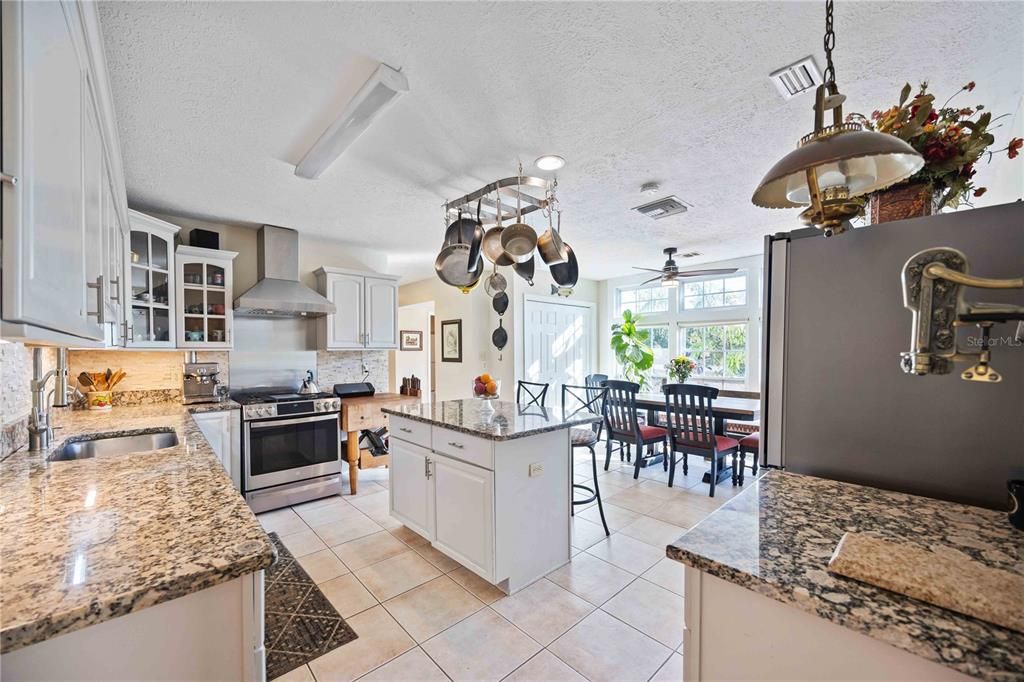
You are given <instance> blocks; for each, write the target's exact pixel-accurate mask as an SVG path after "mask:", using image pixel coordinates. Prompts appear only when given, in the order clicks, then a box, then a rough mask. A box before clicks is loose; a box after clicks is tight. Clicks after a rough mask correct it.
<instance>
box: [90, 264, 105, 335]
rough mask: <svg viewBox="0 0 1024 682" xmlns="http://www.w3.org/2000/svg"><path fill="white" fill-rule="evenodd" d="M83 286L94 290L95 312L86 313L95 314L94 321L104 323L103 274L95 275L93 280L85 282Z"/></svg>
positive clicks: (91, 315)
mask: <svg viewBox="0 0 1024 682" xmlns="http://www.w3.org/2000/svg"><path fill="white" fill-rule="evenodd" d="M85 286H87V287H89V288H90V289H95V290H96V312H94V313H88V316H89V317H93V316H95V317H96V321H97V322H99V323H100V324H103V323H105V322H106V320H105V319H104V314H103V275H100V276H99V277H97V278H96V281H95V282H86V284H85Z"/></svg>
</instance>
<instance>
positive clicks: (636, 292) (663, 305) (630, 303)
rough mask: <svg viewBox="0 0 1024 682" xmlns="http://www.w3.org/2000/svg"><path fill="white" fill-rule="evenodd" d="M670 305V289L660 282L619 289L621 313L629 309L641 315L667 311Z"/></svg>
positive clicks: (619, 308)
mask: <svg viewBox="0 0 1024 682" xmlns="http://www.w3.org/2000/svg"><path fill="white" fill-rule="evenodd" d="M670 305H671V303H670V301H669V290H668V289H666V288H665V287H663V286H661V285H660V284H655V285H654V286H640V287H631V288H628V289H626V288H624V289H620V290H619V306H618V310H619V315H622V313H624V312H625V311H627V310H631V311H633V312H634V313H637V314H640V315H650V314H652V313H667V312H668V311H669V310H670Z"/></svg>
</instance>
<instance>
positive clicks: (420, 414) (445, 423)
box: [381, 398, 601, 441]
mask: <svg viewBox="0 0 1024 682" xmlns="http://www.w3.org/2000/svg"><path fill="white" fill-rule="evenodd" d="M381 411H382V412H386V413H387V414H393V415H395V416H397V417H405V418H406V419H412V420H413V421H417V422H423V423H424V424H432V425H434V426H441V427H444V428H446V429H451V430H452V431H458V432H460V433H468V434H470V435H473V436H479V437H480V438H486V439H488V440H497V441H502V440H512V439H514V438H525V437H527V436H533V435H536V434H538V433H546V432H548V431H558V430H560V429H568V428H572V427H574V426H579V427H587V426H589V425H590V424H595V423H597V422H599V421H601V417H600V416H598V415H596V414H592V413H588V412H580V413H579V414H576V415H572V416H569V417H563V415H562V411H561V410H560V409H558V408H555V407H540V406H539V405H529V406H527V405H517V404H516V403H507V402H502V401H499V400H482V399H480V398H469V399H466V400H446V401H444V402H439V403H422V404H419V405H402V406H399V407H382V408H381Z"/></svg>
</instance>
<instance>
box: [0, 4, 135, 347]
mask: <svg viewBox="0 0 1024 682" xmlns="http://www.w3.org/2000/svg"><path fill="white" fill-rule="evenodd" d="M0 34H2V35H0V38H2V40H0V68H2V87H3V93H2V95H3V96H2V98H0V100H2V104H0V116H2V139H3V155H2V164H0V171H2V173H3V182H2V194H0V211H2V238H3V244H4V248H3V268H2V276H3V287H2V288H3V292H2V298H0V319H2V325H0V333H2V335H3V336H4V337H5V338H17V339H24V340H29V341H36V342H39V343H61V344H69V345H79V346H89V345H95V346H98V345H102V344H105V343H115V344H116V343H117V341H118V336H119V332H118V330H119V328H120V321H121V319H122V318H123V301H124V282H123V281H122V276H121V273H122V272H123V270H122V268H121V263H122V262H123V257H122V256H121V254H122V253H123V248H124V239H125V236H126V234H127V228H128V217H127V216H128V204H127V199H126V196H125V187H124V176H123V171H122V168H121V152H120V146H119V143H118V140H117V133H116V131H117V126H116V123H115V120H114V113H113V106H112V104H111V97H110V88H109V84H108V82H107V69H106V62H105V59H104V53H103V42H102V38H101V35H100V30H99V21H98V18H97V16H96V8H95V5H94V4H93V3H79V2H66V1H62V2H4V3H2V4H0Z"/></svg>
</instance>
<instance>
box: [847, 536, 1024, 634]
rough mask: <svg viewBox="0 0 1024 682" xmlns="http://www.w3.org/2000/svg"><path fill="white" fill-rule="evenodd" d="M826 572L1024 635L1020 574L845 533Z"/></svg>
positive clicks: (1023, 578)
mask: <svg viewBox="0 0 1024 682" xmlns="http://www.w3.org/2000/svg"><path fill="white" fill-rule="evenodd" d="M828 570H829V571H831V572H832V573H836V574H838V575H841V576H845V577H847V578H853V579H854V580H859V581H861V582H864V583H868V584H869V585H874V586H876V587H881V588H882V589H885V590H889V591H891V592H897V593H899V594H904V595H906V596H908V597H913V598H914V599H918V600H920V601H923V602H927V603H929V604H934V605H935V606H941V607H942V608H944V609H949V610H950V611H956V612H957V613H962V614H964V615H966V616H971V617H972V618H977V619H979V620H983V621H986V622H988V623H994V624H996V625H999V626H1002V627H1004V628H1009V629H1011V630H1016V631H1017V632H1024V576H1022V575H1019V574H1017V573H1011V572H1009V571H1003V570H1000V569H997V568H992V567H990V566H985V565H984V564H982V563H980V562H978V561H975V560H974V559H971V558H970V557H968V556H966V555H964V554H960V553H958V552H957V553H954V552H949V553H940V552H931V551H928V550H926V549H922V548H920V547H916V546H914V545H909V544H906V543H896V542H889V541H887V540H882V539H879V538H875V537H871V536H870V535H865V534H863V533H846V534H845V535H843V537H842V539H841V540H840V541H839V545H838V546H837V547H836V551H835V553H834V554H833V555H832V559H831V560H830V561H829V562H828Z"/></svg>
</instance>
